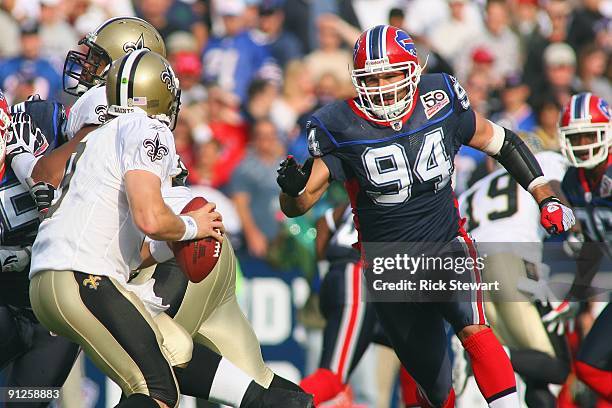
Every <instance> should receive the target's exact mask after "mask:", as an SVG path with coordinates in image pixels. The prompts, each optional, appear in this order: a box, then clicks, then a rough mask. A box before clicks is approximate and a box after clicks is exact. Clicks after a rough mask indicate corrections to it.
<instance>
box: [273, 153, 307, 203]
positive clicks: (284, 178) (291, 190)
mask: <svg viewBox="0 0 612 408" xmlns="http://www.w3.org/2000/svg"><path fill="white" fill-rule="evenodd" d="M313 163H314V159H313V158H312V157H311V158H309V159H308V160H306V161H305V162H304V164H303V165H300V164H299V163H298V162H297V161H295V158H294V157H293V156H287V158H286V159H285V160H283V161H282V162H281V163H280V166H279V167H278V169H277V170H276V172H277V173H278V177H277V178H276V182H277V183H278V185H279V186H280V188H281V190H282V191H283V193H285V194H287V195H290V196H291V197H297V196H299V195H300V194H302V193H303V192H304V189H305V188H306V183H307V182H308V179H309V178H310V172H311V171H312V164H313Z"/></svg>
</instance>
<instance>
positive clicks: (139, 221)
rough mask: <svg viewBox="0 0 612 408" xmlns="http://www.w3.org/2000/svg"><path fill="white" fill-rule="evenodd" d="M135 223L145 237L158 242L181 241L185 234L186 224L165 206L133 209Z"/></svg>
mask: <svg viewBox="0 0 612 408" xmlns="http://www.w3.org/2000/svg"><path fill="white" fill-rule="evenodd" d="M131 210H132V217H133V219H134V223H135V224H136V226H137V227H138V229H140V230H141V231H142V232H143V233H144V234H145V235H147V236H148V237H149V238H151V239H154V240H157V241H179V240H180V239H181V238H182V237H183V235H184V234H185V229H186V227H185V223H184V222H183V220H182V219H181V218H180V217H179V216H177V215H176V214H174V213H173V212H172V210H171V209H170V208H169V207H168V206H166V205H165V204H163V203H162V204H161V205H157V206H155V205H148V206H143V208H132V209H131Z"/></svg>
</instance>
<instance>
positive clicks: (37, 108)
mask: <svg viewBox="0 0 612 408" xmlns="http://www.w3.org/2000/svg"><path fill="white" fill-rule="evenodd" d="M19 112H23V113H26V114H28V115H29V117H30V119H31V120H32V122H33V123H34V125H35V126H36V127H37V128H38V129H40V131H41V132H42V133H43V134H44V136H45V138H46V139H47V141H48V143H49V146H50V147H51V149H50V150H53V149H54V148H56V147H58V146H61V145H62V144H64V143H65V142H66V141H67V140H68V139H67V137H66V109H65V108H64V105H62V104H61V103H59V102H53V101H48V100H42V99H29V100H27V101H25V102H22V103H20V104H17V105H15V106H12V107H11V113H12V114H17V113H19Z"/></svg>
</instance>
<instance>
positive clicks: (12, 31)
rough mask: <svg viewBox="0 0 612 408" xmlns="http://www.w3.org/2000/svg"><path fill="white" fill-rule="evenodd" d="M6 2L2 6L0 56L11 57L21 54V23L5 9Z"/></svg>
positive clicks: (0, 14)
mask: <svg viewBox="0 0 612 408" xmlns="http://www.w3.org/2000/svg"><path fill="white" fill-rule="evenodd" d="M5 7H7V4H6V2H4V3H2V6H0V27H2V35H1V36H0V58H2V59H4V58H10V57H15V56H17V55H19V24H17V21H15V18H14V17H13V16H12V15H11V13H10V12H9V11H8V10H7V9H5Z"/></svg>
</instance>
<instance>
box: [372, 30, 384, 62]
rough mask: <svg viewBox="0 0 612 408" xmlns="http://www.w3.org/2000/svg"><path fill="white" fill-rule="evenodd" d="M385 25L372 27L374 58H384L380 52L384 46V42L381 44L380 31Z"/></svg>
mask: <svg viewBox="0 0 612 408" xmlns="http://www.w3.org/2000/svg"><path fill="white" fill-rule="evenodd" d="M382 28H383V26H376V27H374V28H373V29H372V40H371V46H372V53H371V54H372V55H371V57H372V59H380V58H382V55H381V53H380V51H381V48H382V44H381V41H380V40H381V37H382V36H381V35H380V32H381V30H382Z"/></svg>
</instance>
